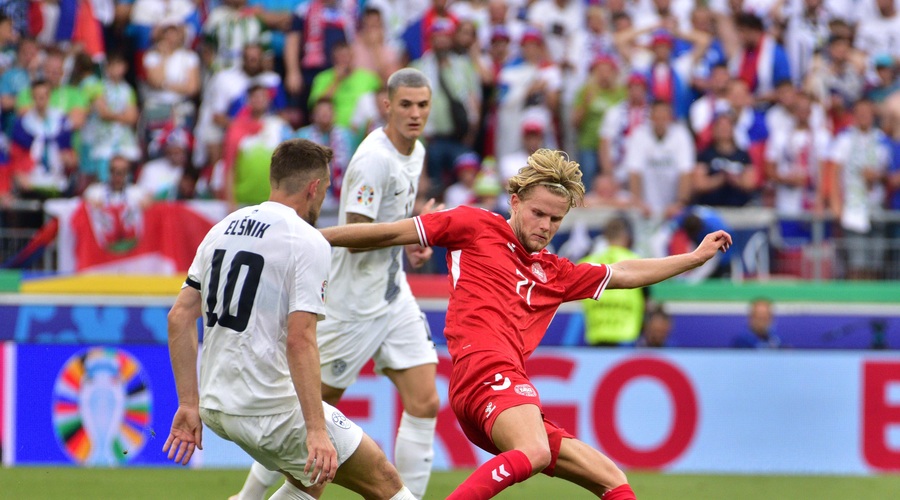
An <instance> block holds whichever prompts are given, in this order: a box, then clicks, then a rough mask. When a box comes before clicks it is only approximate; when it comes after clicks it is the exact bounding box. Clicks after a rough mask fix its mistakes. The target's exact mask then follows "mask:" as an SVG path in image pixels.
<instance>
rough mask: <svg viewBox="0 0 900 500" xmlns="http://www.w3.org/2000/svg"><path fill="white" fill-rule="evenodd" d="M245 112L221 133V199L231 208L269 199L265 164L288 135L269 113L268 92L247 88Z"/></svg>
mask: <svg viewBox="0 0 900 500" xmlns="http://www.w3.org/2000/svg"><path fill="white" fill-rule="evenodd" d="M247 94H248V95H249V96H250V99H249V102H248V104H249V110H248V111H249V112H248V113H247V114H245V115H239V116H238V117H237V118H235V120H234V121H233V122H232V123H231V125H230V126H229V127H228V131H227V132H226V133H225V142H224V151H223V152H222V166H223V167H224V168H223V173H224V181H225V185H224V195H223V196H224V199H225V200H226V201H228V202H229V203H231V204H233V205H253V204H258V203H262V202H263V201H265V200H266V199H268V197H269V183H268V182H266V179H268V178H269V160H270V158H271V157H272V153H273V152H274V151H275V148H276V147H277V146H278V144H280V143H281V142H282V141H284V139H285V138H286V137H287V136H288V135H289V133H290V126H289V125H288V124H287V122H286V121H284V119H283V118H281V117H280V116H278V115H276V114H274V113H272V111H271V104H272V98H271V94H270V92H269V89H267V88H265V87H263V86H261V85H251V87H250V88H249V89H248V90H247Z"/></svg>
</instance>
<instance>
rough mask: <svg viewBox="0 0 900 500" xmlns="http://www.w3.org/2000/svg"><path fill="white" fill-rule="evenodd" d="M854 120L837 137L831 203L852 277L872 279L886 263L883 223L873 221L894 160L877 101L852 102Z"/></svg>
mask: <svg viewBox="0 0 900 500" xmlns="http://www.w3.org/2000/svg"><path fill="white" fill-rule="evenodd" d="M853 117H854V123H855V124H854V126H852V127H849V128H848V129H846V130H845V131H844V132H842V133H841V134H840V135H839V136H837V137H836V138H835V140H834V143H833V145H832V148H831V154H830V158H829V159H830V161H831V162H832V163H833V165H834V170H833V171H832V172H833V175H834V177H833V178H832V179H829V181H830V182H829V183H828V184H829V186H830V192H829V193H828V194H829V195H830V197H831V203H830V204H829V206H830V207H831V209H832V210H833V212H834V215H835V217H838V218H839V220H840V224H841V228H842V229H843V237H844V244H845V249H844V250H845V251H846V268H847V269H846V270H847V278H849V279H873V278H875V277H876V276H877V273H878V271H880V270H881V269H882V268H883V265H884V252H885V250H886V248H885V244H884V238H885V236H886V233H885V228H884V225H883V224H881V223H873V220H872V218H873V216H874V215H877V214H879V213H880V212H881V208H882V205H883V203H884V198H885V189H884V187H885V186H884V180H885V176H886V173H887V170H888V167H889V162H890V161H891V158H890V155H891V153H892V152H891V148H890V145H889V143H888V138H887V136H885V135H884V132H882V131H881V130H880V129H879V128H878V127H876V126H875V105H874V104H873V103H872V102H871V101H868V100H865V99H863V100H860V101H857V102H856V104H854V105H853Z"/></svg>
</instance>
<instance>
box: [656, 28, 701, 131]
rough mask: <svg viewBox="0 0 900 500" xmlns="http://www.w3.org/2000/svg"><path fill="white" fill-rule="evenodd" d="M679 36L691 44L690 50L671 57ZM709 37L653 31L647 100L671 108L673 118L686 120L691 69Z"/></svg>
mask: <svg viewBox="0 0 900 500" xmlns="http://www.w3.org/2000/svg"><path fill="white" fill-rule="evenodd" d="M676 37H678V38H679V39H681V40H684V41H686V42H688V43H690V44H691V50H690V51H685V52H683V53H682V54H680V55H674V53H673V46H674V44H675V38H676ZM709 44H710V38H709V36H708V35H706V34H705V33H701V32H698V31H689V32H686V33H681V32H675V33H672V32H670V31H668V30H665V29H660V30H657V31H654V32H653V36H652V39H651V41H650V50H651V52H652V53H653V61H652V63H651V65H650V69H649V73H648V78H647V80H648V83H649V89H648V90H649V91H650V98H651V100H654V101H665V102H668V103H669V104H671V105H672V110H673V111H674V112H675V117H676V118H677V119H679V120H682V119H687V117H688V112H689V110H690V106H691V102H692V100H693V90H692V89H691V86H690V85H691V79H692V76H693V75H692V73H693V69H694V67H695V66H696V65H697V63H698V62H699V61H700V60H701V59H702V58H703V56H704V55H705V54H706V49H707V48H708V47H709Z"/></svg>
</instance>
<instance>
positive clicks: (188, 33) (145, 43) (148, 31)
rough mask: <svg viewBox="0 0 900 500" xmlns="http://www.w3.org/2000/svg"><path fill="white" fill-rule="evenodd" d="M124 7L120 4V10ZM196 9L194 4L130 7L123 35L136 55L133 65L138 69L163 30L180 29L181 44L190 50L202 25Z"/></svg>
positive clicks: (181, 0)
mask: <svg viewBox="0 0 900 500" xmlns="http://www.w3.org/2000/svg"><path fill="white" fill-rule="evenodd" d="M124 4H125V2H121V3H120V6H121V5H124ZM197 5H198V4H197V2H196V1H194V0H135V1H134V2H133V3H132V4H131V6H130V7H131V8H130V10H129V25H128V28H127V31H126V32H127V34H128V36H129V37H130V38H131V41H132V44H133V46H134V48H135V52H136V57H137V58H136V59H135V61H134V64H135V65H137V66H138V68H141V61H142V60H143V56H144V54H145V53H146V52H147V51H148V50H149V49H150V47H152V45H153V43H154V41H155V40H157V39H158V38H159V36H160V31H161V30H162V29H163V28H165V27H166V26H183V27H184V37H185V40H184V43H185V45H187V46H192V45H193V43H194V40H195V39H196V37H197V34H198V33H199V32H200V26H201V25H202V22H201V19H200V12H198V10H197ZM140 73H141V71H138V74H140Z"/></svg>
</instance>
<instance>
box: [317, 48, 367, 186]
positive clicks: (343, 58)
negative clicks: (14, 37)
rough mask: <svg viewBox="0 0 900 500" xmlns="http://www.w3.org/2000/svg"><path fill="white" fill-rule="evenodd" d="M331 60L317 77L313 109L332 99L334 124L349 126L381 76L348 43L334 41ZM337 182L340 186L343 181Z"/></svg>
mask: <svg viewBox="0 0 900 500" xmlns="http://www.w3.org/2000/svg"><path fill="white" fill-rule="evenodd" d="M331 60H332V61H333V62H334V65H333V66H332V67H331V68H329V69H326V70H325V71H322V72H321V73H319V74H318V75H316V77H315V78H313V81H312V87H311V88H310V91H309V107H310V109H312V108H313V107H314V106H315V104H316V103H317V102H319V100H321V99H322V98H325V99H330V100H331V102H332V104H333V105H334V123H335V124H337V125H339V126H341V127H345V128H349V127H350V123H351V121H352V119H353V110H354V109H356V106H357V104H358V103H359V99H360V98H361V97H362V96H363V95H365V94H367V93H369V92H375V91H376V90H378V89H379V88H380V87H381V78H380V77H379V76H378V74H377V73H374V72H372V71H369V70H368V69H364V68H360V67H358V66H357V65H356V63H355V62H354V60H353V49H351V48H350V46H349V45H347V44H346V43H344V42H335V43H334V46H333V47H332V50H331ZM351 153H352V152H351ZM347 160H349V158H347ZM344 165H346V163H344ZM336 183H337V184H338V185H340V182H339V181H337V182H336Z"/></svg>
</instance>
